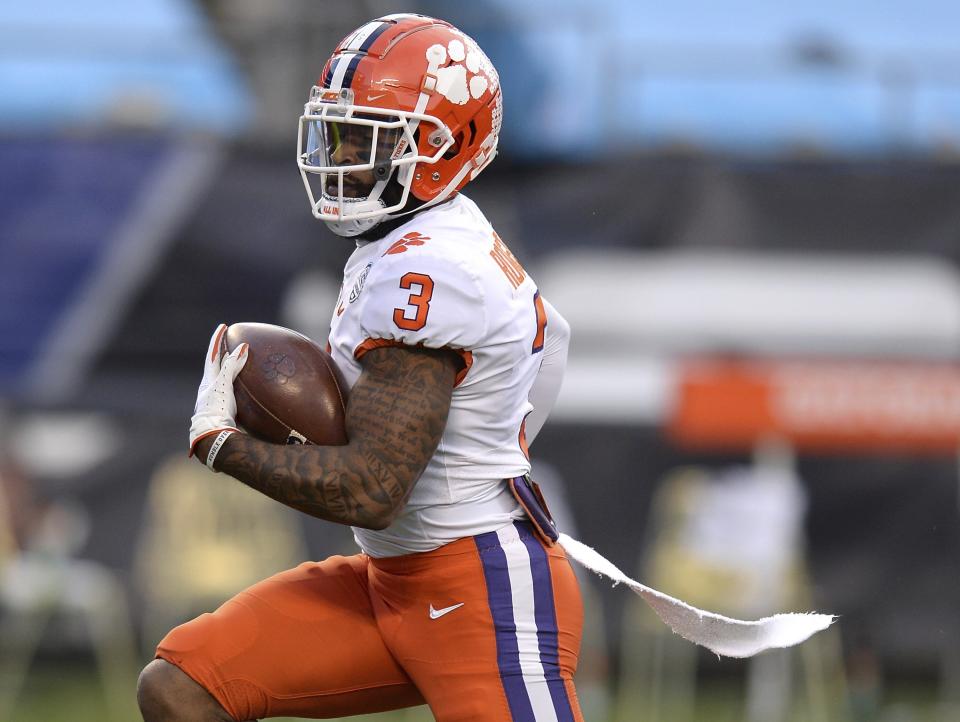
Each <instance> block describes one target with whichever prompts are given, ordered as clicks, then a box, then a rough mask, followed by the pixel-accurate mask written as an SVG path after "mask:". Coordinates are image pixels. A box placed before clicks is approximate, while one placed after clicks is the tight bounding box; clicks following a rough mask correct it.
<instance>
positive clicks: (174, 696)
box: [137, 659, 230, 722]
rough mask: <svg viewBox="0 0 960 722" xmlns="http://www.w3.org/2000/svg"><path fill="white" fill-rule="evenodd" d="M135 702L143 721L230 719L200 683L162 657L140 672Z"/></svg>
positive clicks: (176, 721)
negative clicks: (138, 706)
mask: <svg viewBox="0 0 960 722" xmlns="http://www.w3.org/2000/svg"><path fill="white" fill-rule="evenodd" d="M137 704H139V705H140V714H141V715H143V719H144V721H145V722H159V721H160V720H163V722H178V721H179V720H200V719H204V720H211V722H213V720H230V717H229V716H228V715H227V714H226V713H225V712H224V710H223V708H222V707H220V705H219V704H217V702H216V701H215V700H214V699H213V697H211V696H210V694H209V693H208V692H207V691H206V690H205V689H204V688H203V687H201V686H200V685H199V684H197V683H196V682H194V681H193V680H192V679H190V677H188V676H187V675H186V674H185V673H184V672H183V671H181V670H180V669H179V668H178V667H177V666H176V665H173V664H170V663H169V662H167V661H165V660H163V659H155V660H153V661H152V662H150V664H148V665H147V666H146V667H144V668H143V671H142V672H140V679H138V680H137Z"/></svg>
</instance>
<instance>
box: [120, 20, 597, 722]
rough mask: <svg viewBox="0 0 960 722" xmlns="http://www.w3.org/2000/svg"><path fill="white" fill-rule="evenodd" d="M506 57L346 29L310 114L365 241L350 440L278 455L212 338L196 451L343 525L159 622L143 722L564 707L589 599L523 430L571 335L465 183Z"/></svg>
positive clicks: (326, 207) (350, 227)
mask: <svg viewBox="0 0 960 722" xmlns="http://www.w3.org/2000/svg"><path fill="white" fill-rule="evenodd" d="M501 117H502V99H501V92H500V83H499V79H498V76H497V72H496V70H495V69H494V67H493V65H492V64H491V63H490V61H489V59H488V58H487V57H486V55H484V53H483V52H482V51H481V50H480V48H479V47H477V45H476V43H475V42H474V41H473V40H471V39H470V38H469V37H467V36H466V35H465V34H463V33H462V32H460V31H459V30H457V29H456V28H455V27H453V26H451V25H450V24H448V23H446V22H443V21H441V20H436V19H433V18H429V17H424V16H420V15H410V14H400V15H389V16H386V17H382V18H379V19H377V20H374V21H372V22H369V23H367V24H365V25H363V26H362V27H360V28H358V29H357V30H356V31H354V32H353V33H351V34H350V35H348V36H347V37H346V38H345V39H344V40H343V41H341V43H340V44H339V45H338V46H337V48H336V50H335V51H334V53H333V55H332V57H331V58H330V59H329V60H328V61H327V63H326V65H325V66H324V68H323V71H322V73H321V75H320V78H319V80H318V81H317V85H316V86H315V87H314V88H313V89H312V90H311V92H310V95H309V99H308V101H307V103H306V106H305V109H304V114H303V116H302V117H301V118H300V141H299V148H298V165H299V168H300V172H301V174H302V176H303V181H304V185H305V187H306V190H307V194H308V197H309V201H310V207H311V209H312V212H313V214H314V216H316V217H317V218H318V219H321V220H323V221H324V222H325V223H326V224H327V226H328V227H329V228H330V229H332V230H333V232H334V233H336V234H338V235H340V236H343V237H346V238H349V239H352V241H353V243H354V244H355V250H353V252H352V254H351V255H350V257H349V258H348V260H347V262H346V267H345V269H344V280H343V284H342V287H341V292H340V298H339V299H338V301H337V304H336V307H335V308H334V310H333V313H332V321H331V326H330V335H329V339H328V347H329V349H330V352H331V354H332V355H333V358H334V359H335V360H336V362H337V363H338V365H339V367H340V369H341V370H342V371H343V373H344V376H345V377H346V379H347V381H348V383H349V384H350V385H351V392H350V400H349V405H348V407H347V410H346V427H347V433H348V436H349V443H348V444H347V445H345V446H338V447H321V446H280V445H272V444H268V443H265V442H262V441H259V440H256V439H254V438H251V437H250V436H248V435H246V434H244V433H242V432H240V431H239V430H238V429H237V428H236V425H235V421H234V415H235V413H236V404H235V400H234V397H233V380H234V379H235V378H236V375H237V373H239V370H240V369H241V368H242V366H243V364H244V362H245V360H246V348H245V347H244V346H243V345H241V346H240V347H238V348H237V349H236V350H235V351H234V352H233V353H230V354H228V355H223V354H221V351H220V348H221V346H220V338H221V336H222V333H223V332H224V330H225V327H224V326H220V327H219V328H218V329H217V330H216V331H215V333H214V335H213V338H212V339H211V343H210V347H209V349H208V351H207V354H206V361H205V363H206V366H205V373H204V377H203V381H202V383H201V386H200V390H199V394H198V398H197V404H196V409H195V414H194V416H193V419H192V424H191V427H190V451H191V453H193V454H195V455H196V456H197V458H198V459H200V460H201V461H202V462H205V463H206V464H207V465H208V466H209V467H210V468H212V469H215V470H216V471H221V472H224V473H226V474H229V475H231V476H233V477H235V478H236V479H239V480H240V481H241V482H243V483H244V484H247V485H248V486H251V487H253V488H254V489H257V490H259V491H261V492H263V493H264V494H266V495H268V496H270V497H271V498H273V499H275V500H277V501H279V502H281V503H284V504H287V505H289V506H291V507H293V508H295V509H299V510H301V511H303V512H305V513H307V514H310V515H312V516H315V517H318V518H321V519H326V520H329V521H333V522H337V523H341V524H348V525H350V526H351V527H353V530H354V536H355V538H356V541H357V543H358V545H359V547H360V550H361V552H360V553H358V554H356V555H354V556H350V557H331V558H329V559H326V560H325V561H321V562H308V563H305V564H302V565H301V566H299V567H297V568H295V569H292V570H289V571H286V572H283V573H281V574H278V575H276V576H274V577H271V578H269V579H266V580H264V581H262V582H260V583H258V584H256V585H254V586H253V587H251V588H249V589H247V590H245V591H243V592H241V593H239V594H238V595H237V596H235V597H234V598H232V599H230V600H228V601H227V602H226V603H225V604H224V605H223V606H221V607H220V608H219V609H218V610H216V611H215V612H213V613H211V614H204V615H202V616H200V617H198V618H197V619H194V620H193V621H191V622H188V623H186V624H184V625H182V626H180V627H177V628H176V629H174V630H173V631H171V632H170V633H169V634H168V635H167V636H166V637H165V638H164V639H163V640H162V641H161V642H160V644H159V646H158V648H157V653H156V655H157V658H156V659H155V660H154V661H152V662H151V663H150V664H148V665H147V667H146V668H145V669H144V671H143V673H142V674H141V677H140V683H139V687H138V699H139V703H140V708H141V710H142V713H143V716H144V719H145V720H147V721H148V722H153V721H154V720H164V721H165V722H170V721H171V720H250V719H256V718H263V717H274V716H288V715H289V716H297V717H321V718H322V717H341V716H347V715H354V714H365V713H370V712H377V711H382V710H390V709H396V708H401V707H407V706H412V705H420V704H424V703H426V704H428V705H429V706H430V709H431V711H432V713H433V714H434V716H435V717H436V719H438V720H442V721H443V722H453V721H454V720H464V721H465V720H470V721H471V722H478V721H489V722H493V721H495V720H496V721H498V722H500V721H505V720H523V721H524V722H532V721H534V720H537V721H544V720H549V721H550V722H573V720H581V719H582V716H581V713H580V710H579V708H578V704H577V698H576V693H575V691H574V684H573V676H574V672H575V671H576V668H577V655H578V652H579V646H580V636H581V623H582V607H581V601H580V595H579V591H578V588H577V582H576V579H575V577H574V574H573V571H572V569H571V567H570V564H569V562H568V560H567V558H566V556H565V554H564V552H563V550H562V549H561V547H560V546H559V545H557V544H556V543H555V542H556V540H557V532H556V529H555V527H554V525H553V523H552V521H551V519H550V517H549V513H548V512H547V511H546V508H545V506H544V504H543V503H542V497H540V495H539V492H538V490H537V489H536V485H535V484H533V483H532V482H531V481H530V480H529V479H528V478H527V477H526V474H527V472H528V471H529V469H530V461H529V455H528V450H527V446H528V444H529V443H530V442H531V441H532V440H533V438H534V437H535V436H536V434H537V432H538V431H539V430H540V428H541V427H542V425H543V423H544V421H545V420H546V417H547V415H548V413H549V411H550V409H551V408H552V406H553V403H554V401H555V399H556V396H557V393H558V391H559V386H560V381H561V377H562V375H563V370H564V366H565V364H566V353H567V343H568V339H569V327H568V325H567V323H566V322H565V321H564V320H563V318H562V317H561V316H560V315H559V314H558V313H557V311H556V310H555V309H554V308H553V307H552V306H551V305H550V304H549V303H547V301H546V300H545V299H544V298H543V297H542V296H541V295H540V293H539V291H538V289H537V286H536V284H535V283H534V281H533V279H532V278H531V277H530V275H529V274H528V273H527V272H526V271H525V270H524V268H523V267H522V266H521V265H520V264H519V263H518V262H517V260H516V258H515V257H514V256H513V255H512V254H511V253H510V250H509V249H508V247H507V245H506V244H505V243H504V241H503V240H501V238H500V237H499V236H498V235H497V233H496V231H494V229H493V228H492V227H491V225H490V223H489V221H488V220H487V219H486V218H485V217H484V215H483V213H482V212H481V211H480V209H479V208H477V206H476V205H475V204H474V203H473V202H472V201H471V200H469V199H468V198H467V197H466V196H464V195H463V194H461V193H460V191H461V189H462V188H463V187H464V186H465V185H466V184H467V183H469V182H470V181H471V180H473V179H474V178H476V177H477V175H478V174H479V173H480V172H481V171H482V170H483V169H484V168H486V166H487V165H488V164H489V163H490V161H491V160H492V159H493V157H494V155H495V154H496V150H497V138H498V133H499V130H500V124H501Z"/></svg>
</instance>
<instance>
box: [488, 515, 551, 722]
mask: <svg viewBox="0 0 960 722" xmlns="http://www.w3.org/2000/svg"><path fill="white" fill-rule="evenodd" d="M474 542H475V543H476V545H477V551H478V552H479V554H480V561H481V562H482V563H483V575H484V577H485V579H486V582H487V599H488V602H489V604H490V613H491V615H492V616H493V626H494V630H495V632H496V638H497V666H498V667H499V669H500V681H501V682H502V684H503V691H504V692H505V693H506V695H507V704H508V705H509V706H510V714H511V716H512V717H513V719H514V722H536V720H535V718H534V716H533V706H532V705H531V704H530V696H529V695H528V694H527V688H526V686H525V685H524V683H523V674H522V673H521V671H520V647H519V646H518V644H517V625H516V622H515V621H514V617H513V596H512V593H511V590H510V574H509V572H508V571H507V556H506V554H504V552H503V549H502V548H501V547H500V538H499V537H498V536H497V533H496V532H487V533H486V534H478V535H477V536H475V537H474Z"/></svg>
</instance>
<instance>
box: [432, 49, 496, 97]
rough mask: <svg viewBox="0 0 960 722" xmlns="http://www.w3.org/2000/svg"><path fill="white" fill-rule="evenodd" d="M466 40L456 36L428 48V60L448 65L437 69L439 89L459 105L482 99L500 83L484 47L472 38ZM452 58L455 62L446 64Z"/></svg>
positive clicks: (443, 94)
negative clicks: (484, 52) (479, 45)
mask: <svg viewBox="0 0 960 722" xmlns="http://www.w3.org/2000/svg"><path fill="white" fill-rule="evenodd" d="M465 40H466V41H467V43H466V44H465V43H464V42H462V41H460V40H458V39H456V38H454V39H453V40H451V41H450V42H449V43H448V44H447V46H446V47H444V46H443V45H440V44H439V43H438V44H436V45H431V46H430V47H429V48H428V49H427V62H429V63H436V64H437V65H441V66H444V67H440V68H438V70H437V88H436V91H437V92H438V93H440V94H441V95H442V96H443V97H445V98H446V99H447V100H449V101H450V102H451V103H456V104H457V105H466V104H467V102H468V101H469V100H470V98H473V99H474V100H480V98H481V97H482V96H483V94H484V93H486V92H487V91H488V90H489V89H490V88H491V87H496V85H497V84H498V83H499V79H498V78H497V76H496V71H495V70H494V69H493V65H492V64H491V63H490V61H489V60H487V57H486V56H485V55H484V54H483V52H482V51H481V50H480V48H478V47H477V45H476V43H474V42H473V41H472V40H470V38H466V37H465ZM448 59H449V60H450V61H451V63H450V64H449V65H445V64H446V63H447V60H448ZM491 76H492V77H491Z"/></svg>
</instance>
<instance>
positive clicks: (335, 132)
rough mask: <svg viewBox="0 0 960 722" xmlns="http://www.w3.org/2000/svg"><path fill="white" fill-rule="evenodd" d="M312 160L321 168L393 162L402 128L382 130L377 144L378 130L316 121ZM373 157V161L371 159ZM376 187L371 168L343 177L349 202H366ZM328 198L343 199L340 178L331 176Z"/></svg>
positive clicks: (345, 194) (329, 177) (313, 128)
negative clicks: (356, 199) (350, 199)
mask: <svg viewBox="0 0 960 722" xmlns="http://www.w3.org/2000/svg"><path fill="white" fill-rule="evenodd" d="M311 126H312V127H311V129H310V133H309V141H308V142H309V143H310V147H311V149H312V151H311V153H310V157H311V158H314V159H315V161H314V162H315V163H317V165H323V166H326V167H335V168H349V167H353V166H364V165H371V164H376V163H380V162H383V161H386V160H389V159H390V156H391V154H392V153H393V151H394V149H395V148H396V146H397V141H398V140H399V138H400V135H401V132H400V130H399V129H398V128H380V129H379V130H378V131H377V133H376V143H374V127H373V126H370V125H359V124H356V123H347V122H344V123H339V122H334V121H316V122H315V123H312V124H311ZM371 156H372V159H371ZM375 183H376V174H375V173H374V171H373V170H372V169H370V168H367V169H363V170H359V169H356V170H348V171H346V172H345V173H344V174H343V195H344V197H346V198H364V197H366V196H368V195H370V192H371V191H372V190H373V186H374V184H375ZM324 190H325V191H326V193H327V194H328V195H331V196H337V195H339V179H338V175H337V174H331V175H328V176H327V185H326V188H325V189H324Z"/></svg>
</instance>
